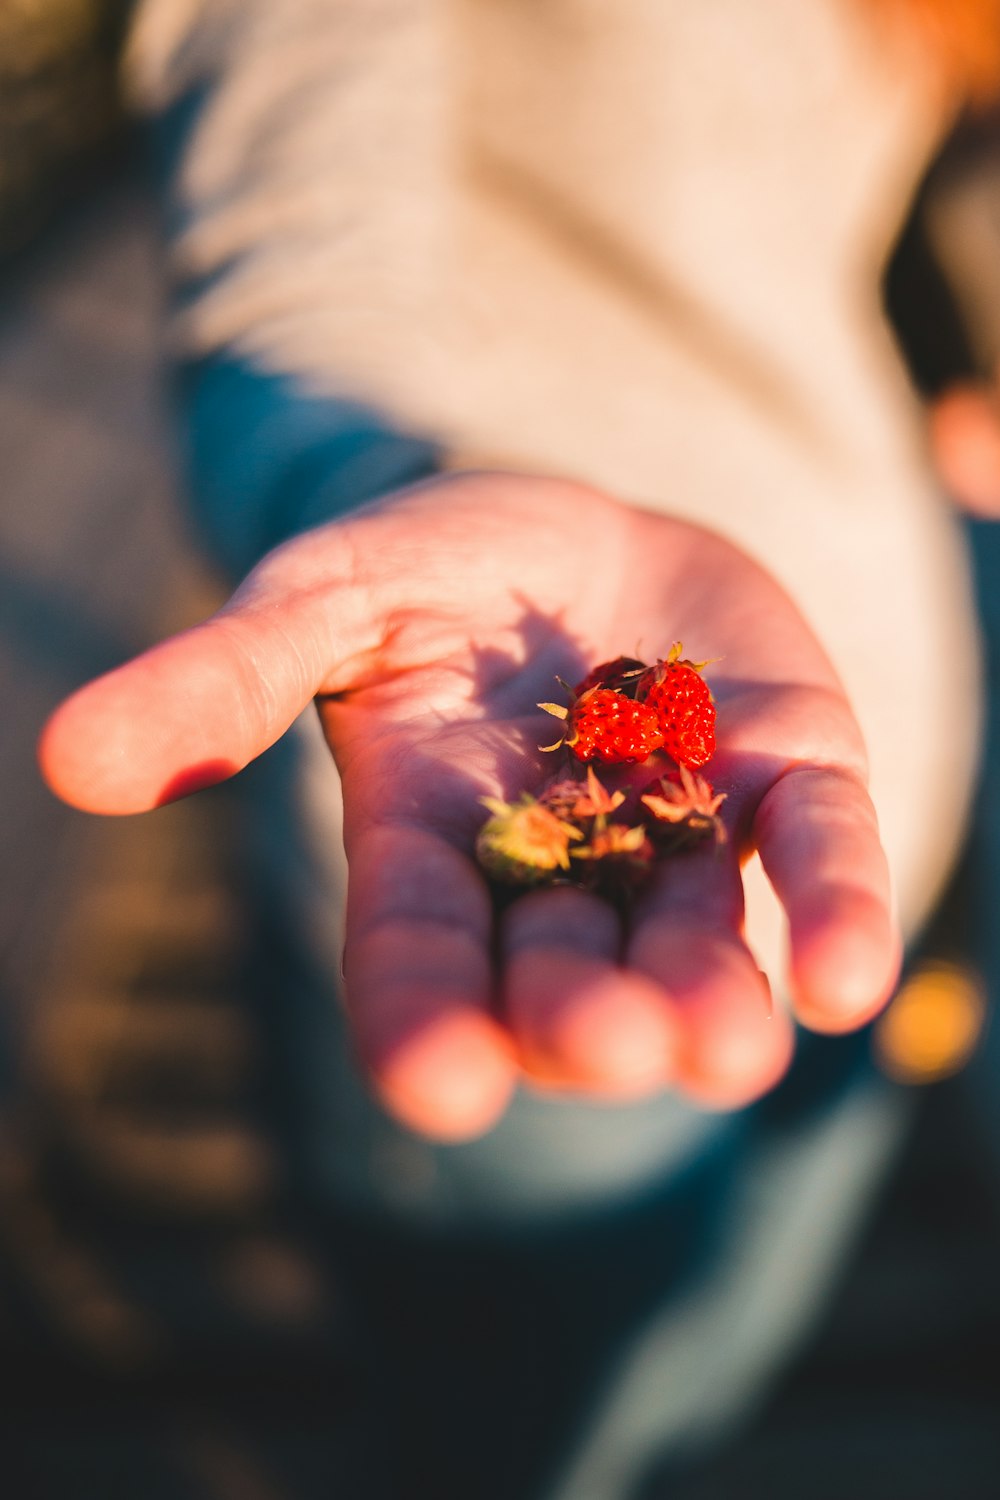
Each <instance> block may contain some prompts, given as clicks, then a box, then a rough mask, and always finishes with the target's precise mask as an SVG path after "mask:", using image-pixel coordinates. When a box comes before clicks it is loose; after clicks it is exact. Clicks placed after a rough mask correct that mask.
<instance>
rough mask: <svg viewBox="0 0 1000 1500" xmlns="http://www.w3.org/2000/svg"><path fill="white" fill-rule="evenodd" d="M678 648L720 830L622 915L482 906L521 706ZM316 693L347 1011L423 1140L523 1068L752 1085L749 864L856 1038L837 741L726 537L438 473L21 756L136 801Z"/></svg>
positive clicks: (735, 1099) (874, 976) (808, 646)
mask: <svg viewBox="0 0 1000 1500" xmlns="http://www.w3.org/2000/svg"><path fill="white" fill-rule="evenodd" d="M675 640H683V641H684V642H685V647H686V649H687V650H688V651H689V652H690V653H691V655H692V656H694V657H697V658H721V659H722V660H721V661H720V662H719V664H718V666H717V667H716V668H715V669H714V670H713V675H712V687H713V691H714V693H715V696H716V700H717V703H718V711H719V713H718V730H719V749H718V752H717V754H716V757H715V759H714V760H713V763H712V766H713V778H712V779H713V782H714V783H715V784H716V785H717V787H718V789H719V790H723V791H727V792H728V793H729V795H728V797H727V800H726V802H725V804H724V805H723V813H724V815H725V820H726V823H727V826H728V830H729V835H730V836H729V840H728V842H727V843H726V844H725V845H724V846H722V848H721V849H719V850H718V851H716V850H714V849H712V848H708V849H703V850H701V851H698V852H695V853H692V854H691V855H689V856H687V857H686V858H685V859H684V860H682V861H674V862H672V864H669V865H667V866H665V867H664V869H663V870H662V871H661V873H660V874H659V875H658V876H657V878H656V879H655V880H654V881H653V884H652V886H651V888H650V890H649V891H648V892H647V893H645V894H644V895H643V898H642V900H641V902H640V903H639V904H638V905H637V907H636V909H635V912H634V914H633V916H632V918H631V920H630V921H629V922H628V923H627V924H623V921H622V919H621V918H620V917H619V915H618V914H617V913H616V912H614V911H612V910H611V908H610V907H604V906H602V905H601V903H600V902H598V901H597V898H596V897H594V896H592V895H588V894H587V893H583V892H572V891H565V890H550V891H542V892H535V893H533V894H531V895H530V896H526V897H525V898H524V899H522V900H519V901H516V902H514V903H513V904H512V905H510V906H509V907H508V908H507V910H506V911H505V912H504V913H502V914H500V915H498V914H497V913H496V912H494V910H493V906H492V903H491V898H490V893H489V890H488V888H487V885H486V883H485V882H484V880H483V877H482V875H481V873H480V871H479V870H478V868H477V867H476V865H475V863H474V860H473V857H472V846H473V842H474V838H475V833H476V829H477V827H478V826H479V824H480V823H481V822H482V819H483V816H484V812H483V807H482V804H481V800H480V799H481V798H482V797H483V796H502V797H505V798H508V799H509V798H510V797H512V796H516V795H517V793H519V792H520V791H521V790H524V789H525V788H528V789H534V788H537V787H538V785H539V784H540V781H541V780H542V778H543V776H544V775H545V774H547V772H548V770H549V769H550V767H549V766H548V765H546V767H545V769H544V770H543V760H544V757H542V756H541V755H540V754H539V752H538V750H537V746H538V745H539V743H543V742H544V740H545V737H546V726H545V722H544V715H543V714H541V713H540V712H539V711H538V710H537V709H536V708H535V704H536V703H538V702H539V701H540V700H543V699H546V698H549V697H551V694H552V684H553V680H554V678H555V677H556V675H557V674H558V675H560V676H563V677H565V678H567V679H568V680H575V679H577V678H578V677H579V676H580V675H582V672H583V671H584V670H586V669H587V668H589V667H590V666H592V665H593V663H594V662H595V661H598V660H601V659H606V658H608V657H612V656H615V655H617V654H619V653H620V652H622V651H626V650H632V649H634V647H635V643H636V642H638V641H642V642H643V643H644V644H645V645H646V646H647V647H648V649H649V650H650V651H652V652H655V651H656V649H657V648H658V647H659V648H660V649H662V650H665V649H667V647H669V645H670V643H671V642H673V641H675ZM313 697H318V702H319V712H320V717H321V721H322V724H323V728H324V730H325V733H326V737H327V740H328V742H329V745H330V749H331V752H332V754H333V756H334V759H335V760H336V762H337V766H338V768H339V770H340V774H341V777H342V780H343V788H344V806H345V843H346V847H347V854H348V860H349V865H350V890H349V897H348V911H347V947H346V956H345V975H346V997H345V999H346V1005H347V1009H348V1014H349V1017H350V1020H351V1024H352V1027H353V1032H354V1037H355V1042H356V1046H357V1050H358V1053H359V1056H360V1057H361V1059H362V1060H363V1062H364V1063H365V1065H366V1066H367V1068H368V1070H369V1072H370V1074H371V1076H372V1080H373V1085H374V1087H375V1089H376V1090H377V1092H378V1093H379V1095H380V1097H381V1098H382V1099H383V1100H384V1101H385V1103H386V1105H387V1107H388V1108H389V1109H390V1110H391V1111H392V1112H393V1113H394V1114H395V1115H396V1116H397V1117H398V1118H399V1119H400V1120H402V1121H403V1122H405V1123H406V1124H408V1125H410V1126H411V1127H412V1128H413V1129H414V1130H417V1131H420V1132H422V1133H425V1134H426V1135H428V1136H433V1137H437V1138H440V1139H445V1140H456V1139H461V1138H465V1137H469V1136H474V1135H477V1134H480V1133H482V1132H483V1131H485V1130H487V1129H488V1128H489V1127H490V1125H491V1124H492V1123H493V1122H494V1121H495V1120H496V1119H497V1118H498V1117H499V1116H500V1114H501V1113H502V1112H503V1110H504V1108H505V1106H506V1102H507V1099H508V1098H509V1095H510V1092H511V1090H512V1089H513V1088H514V1086H515V1085H516V1083H517V1082H518V1080H519V1079H524V1080H526V1081H528V1082H529V1083H533V1084H534V1086H536V1087H545V1088H549V1089H552V1090H555V1091H558V1092H573V1093H576V1094H578V1095H580V1094H582V1095H585V1096H590V1097H593V1098H595V1099H607V1098H630V1097H634V1096H635V1095H636V1094H637V1093H640V1092H643V1091H649V1090H653V1089H660V1088H675V1089H677V1090H679V1091H680V1092H681V1093H683V1094H684V1095H685V1096H686V1097H688V1098H690V1099H692V1100H695V1101H696V1102H698V1103H701V1104H703V1105H706V1106H708V1107H713V1108H720V1107H721V1108H732V1107H736V1106H739V1105H741V1104H743V1103H746V1102H748V1101H749V1100H751V1099H753V1098H755V1097H757V1096H758V1095H759V1094H761V1093H762V1092H764V1091H765V1090H767V1089H768V1088H770V1087H771V1086H772V1085H773V1084H774V1083H775V1081H776V1080H777V1079H778V1078H779V1077H780V1076H781V1074H782V1073H783V1071H784V1069H785V1068H786V1066H787V1064H788V1060H789V1057H790V1055H791V1045H792V1041H791V1027H790V1025H789V1023H788V1020H787V1019H786V1017H785V1015H784V1012H783V1010H782V1008H781V1007H780V1006H775V1005H773V1004H772V1002H771V999H770V995H769V993H768V989H767V986H766V984H765V983H764V981H763V980H762V977H761V975H760V973H759V971H758V969H757V966H756V964H755V962H754V960H753V958H752V956H751V954H750V952H749V950H748V948H747V946H746V944H745V942H744V940H743V932H742V923H743V895H742V882H741V879H740V865H739V861H740V858H741V856H745V855H746V854H747V853H748V852H749V851H750V850H751V849H752V848H757V849H759V851H760V855H761V858H762V861H763V863H764V867H765V869H766V870H767V872H768V874H769V876H770V878H771V881H772V883H773V884H774V886H775V889H776V890H777V892H778V895H779V898H780V899H781V901H782V902H783V904H784V906H785V910H786V913H787V916H788V921H789V928H790V941H791V962H790V973H791V985H792V1001H793V1004H794V1005H795V1007H796V1009H797V1011H798V1013H799V1015H800V1017H801V1019H802V1020H804V1021H805V1022H806V1024H808V1025H810V1026H812V1027H815V1028H816V1029H818V1030H822V1031H842V1030H846V1029H849V1028H850V1027H853V1026H857V1025H859V1024H861V1023H862V1022H863V1021H865V1020H867V1019H868V1018H869V1017H870V1016H871V1015H872V1014H873V1013H874V1012H875V1011H877V1010H878V1008H879V1007H880V1006H881V1005H882V1004H883V1003H884V1002H885V1000H886V999H887V997H888V995H889V993H890V992H891V989H892V986H893V984H894V981H895V978H896V973H897V969H898V962H899V940H898V936H897V933H896V930H895V927H894V925H893V920H892V917H891V914H890V907H889V896H888V885H889V882H888V873H887V867H886V861H885V857H884V855H883V852H882V849H881V847H880V844H879V841H878V835H877V830H876V825H875V817H874V812H873V810H872V806H871V803H870V801H869V798H868V795H867V792H866V790H865V766H864V754H863V750H862V745H861V738H860V733H859V730H858V727H857V724H856V722H855V720H854V717H853V715H852V713H851V711H850V709H849V707H848V705H847V703H846V701H845V700H844V698H843V694H842V691H841V689H840V687H839V684H838V682H837V679H836V677H835V675H834V673H833V671H832V669H831V667H830V665H829V663H828V662H827V660H826V658H825V656H824V654H823V652H822V650H821V649H820V647H819V646H818V644H817V643H816V641H815V639H814V638H813V636H812V635H811V634H810V633H809V631H808V629H807V627H806V626H805V624H804V623H803V621H802V619H801V616H800V615H799V614H798V611H797V610H796V609H795V607H794V606H793V605H792V603H791V602H790V600H789V599H788V598H787V596H786V595H785V594H784V592H783V591H782V590H781V589H780V588H779V587H778V586H777V585H776V584H775V583H774V582H773V581H772V580H771V579H770V578H769V577H768V576H767V575H766V574H765V573H763V572H762V571H761V570H760V569H759V568H758V567H757V566H756V565H755V564H754V563H752V562H750V561H749V559H747V558H746V557H745V556H744V555H743V554H742V553H740V552H739V551H737V550H736V549H735V548H733V547H732V546H730V545H729V544H728V543H726V542H724V541H722V540H721V539H720V538H718V537H717V536H714V535H712V534H710V533H708V532H705V531H702V530H701V529H700V528H698V527H695V526H691V525H688V524H686V523H682V522H679V521H675V520H671V519H669V518H666V517H663V516H659V515H652V514H649V513H646V512H641V511H637V510H634V509H632V508H630V507H628V506H625V505H622V504H619V503H618V502H616V501H614V500H611V499H608V498H607V497H605V496H602V495H600V494H597V493H595V492H593V491H591V490H589V489H586V488H583V487H580V486H577V485H572V484H568V483H560V482H556V481H551V480H535V479H531V478H526V477H523V476H512V475H504V474H481V475H456V476H450V477H448V478H444V479H440V480H435V481H433V482H431V483H428V484H426V485H422V486H419V487H417V488H416V489H413V490H409V491H405V492H403V493H401V494H399V495H396V496H391V497H389V498H388V499H387V500H385V501H384V502H382V503H380V504H379V505H376V506H371V507H368V508H366V509H365V510H363V511H360V512H358V513H356V514H355V515H354V516H353V517H351V518H350V519H349V520H346V521H342V522H336V523H331V524H330V525H328V526H325V527H321V528H318V529H317V530H315V531H313V532H311V533H309V534H307V535H306V536H303V537H299V538H297V539H295V540H293V541H292V542H289V543H287V544H286V545H285V546H283V547H282V548H279V549H278V550H277V551H276V552H274V553H272V554H270V556H269V557H267V558H265V560H264V562H263V563H262V564H261V565H260V566H259V567H258V568H257V569H256V570H255V572H254V573H253V574H251V576H250V578H249V579H248V580H247V582H246V583H245V584H244V585H243V587H242V588H241V589H240V590H239V591H238V592H237V594H236V595H235V596H234V598H233V599H232V600H231V601H230V603H229V604H228V605H227V606H226V608H225V609H224V610H223V611H221V612H220V614H218V615H216V616H215V617H213V619H211V620H209V621H207V622H206V623H205V624H203V625H201V626H198V627H197V628H196V629H194V630H191V631H188V632H187V633H186V634H184V635H182V636H179V637H176V638H175V639H173V640H171V641H168V642H166V643H164V644H163V645H161V646H158V647H156V648H154V649H153V650H152V651H150V652H148V653H146V654H145V655H144V656H141V657H139V658H138V659H137V660H136V661H133V662H131V663H129V664H128V665H126V666H124V667H121V668H119V669H118V670H117V671H116V672H113V673H110V674H109V675H108V676H106V677H104V678H102V679H100V680H99V681H97V682H95V683H92V684H90V685H88V686H87V687H84V688H82V689H81V690H80V691H79V692H78V693H77V694H76V695H74V697H73V698H71V699H69V700H68V702H67V703H66V704H64V705H63V706H62V708H61V709H59V710H58V711H57V712H56V714H55V715H54V716H53V718H52V720H51V721H50V723H49V725H48V727H47V729H46V731H45V734H44V736H43V739H42V743H41V748H40V758H41V763H42V767H43V769H44V772H45V775H46V777H47V778H48V780H49V783H50V785H51V786H52V787H53V789H54V790H55V791H56V792H57V793H59V795H60V796H62V797H64V798H65V799H66V800H67V801H69V802H71V803H73V804H74V805H76V806H79V807H83V808H86V809H88V810H91V811H96V812H102V813H127V812H137V811H141V810H143V809H148V808H153V807H156V806H158V805H159V804H160V803H161V802H162V801H163V800H164V797H165V796H167V795H170V794H171V793H173V792H175V791H176V790H177V789H178V788H181V789H182V790H186V789H188V787H189V785H191V784H196V783H197V782H198V781H199V780H200V779H203V778H208V779H211V777H212V776H214V775H215V774H216V772H218V773H219V774H225V772H226V771H227V770H234V769H237V768H239V767H241V766H243V765H245V764H246V763H247V762H248V761H249V760H251V759H252V758H253V757H254V756H255V755H258V754H260V753H261V751H263V750H264V749H265V748H266V747H267V746H268V745H270V744H271V743H273V741H274V740H275V739H276V738H277V737H278V736H279V735H281V734H282V733H283V732H284V730H285V729H286V728H287V727H288V726H289V725H290V724H291V722H292V721H293V720H294V718H295V717H296V716H297V715H298V714H299V713H300V712H301V711H302V709H303V708H305V707H306V705H307V704H308V703H309V701H310V700H311V699H312V698H313ZM548 737H549V738H551V734H549V735H548Z"/></svg>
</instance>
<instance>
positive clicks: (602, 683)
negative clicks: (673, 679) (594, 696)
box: [573, 656, 647, 698]
mask: <svg viewBox="0 0 1000 1500" xmlns="http://www.w3.org/2000/svg"><path fill="white" fill-rule="evenodd" d="M646 666H647V663H646V662H644V661H638V660H637V659H636V658H635V657H634V656H616V657H615V659H614V661H602V662H601V664H600V666H598V667H594V669H593V671H591V672H588V673H587V675H586V677H585V678H584V679H583V681H582V682H578V683H577V685H576V687H575V688H574V689H573V692H574V693H575V694H576V696H577V697H578V698H579V697H581V696H582V694H584V693H586V692H587V691H588V690H589V689H590V688H592V687H609V688H614V690H615V692H617V693H620V692H623V691H624V692H627V693H628V694H629V696H630V697H634V695H635V694H634V689H635V684H636V681H637V679H638V678H639V677H640V676H641V674H642V673H643V672H644V671H645V669H646Z"/></svg>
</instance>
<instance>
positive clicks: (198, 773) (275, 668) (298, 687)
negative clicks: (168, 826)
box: [39, 528, 371, 813]
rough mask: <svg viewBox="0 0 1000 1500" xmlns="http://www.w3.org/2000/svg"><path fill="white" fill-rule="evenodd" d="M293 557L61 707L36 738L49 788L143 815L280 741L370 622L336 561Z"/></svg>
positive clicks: (74, 800) (275, 560)
mask: <svg viewBox="0 0 1000 1500" xmlns="http://www.w3.org/2000/svg"><path fill="white" fill-rule="evenodd" d="M332 529H333V528H328V534H329V531H330V530H332ZM315 538H316V534H315V533H314V534H313V539H314V541H315ZM298 555H301V554H298ZM296 559H297V552H296V545H295V544H294V543H293V544H289V545H288V546H286V547H285V548H283V549H281V553H279V554H272V556H271V557H270V558H268V559H265V562H264V563H263V564H261V566H260V568H258V569H257V570H255V572H254V573H252V574H250V576H249V578H248V579H247V580H246V582H245V583H244V584H243V585H242V586H241V588H240V589H239V590H238V591H237V593H236V594H234V596H233V597H232V599H231V600H230V601H229V603H228V604H226V605H225V606H224V607H223V608H222V609H221V610H220V611H219V612H218V613H217V614H215V615H213V616H212V617H211V618H210V619H208V620H206V621H205V622H204V623H203V624H200V625H197V626H195V627H194V628H193V629H191V630H187V631H185V632H183V634H181V635H177V636H174V637H172V638H171V639H169V640H167V641H164V642H163V643H162V644H160V645H158V646H154V647H153V648H152V649H151V650H149V651H146V652H144V653H143V654H142V655H141V656H138V657H136V658H135V659H134V660H132V661H130V662H127V663H126V664H125V665H124V666H122V667H118V668H117V669H116V670H114V671H112V672H109V673H107V674H106V675H105V676H103V677H99V678H97V679H96V680H95V681H93V682H90V683H88V684H87V685H86V686H85V687H82V688H80V689H79V690H78V691H77V692H76V693H74V694H73V695H72V697H70V698H68V699H67V700H66V701H65V702H64V703H62V704H61V705H60V707H59V708H57V709H56V711H55V713H54V714H53V715H52V717H51V718H50V720H49V721H48V723H47V725H46V726H45V729H44V730H43V733H42V736H41V740H40V743H39V761H40V764H41V769H42V774H43V775H44V777H45V779H46V781H47V782H48V784H49V786H50V787H51V788H52V790H53V791H54V792H55V793H56V794H57V796H59V797H61V798H63V800H64V801H66V802H69V803H70V804H71V805H72V806H74V807H79V808H82V809H83V810H84V811H86V812H95V813H135V812H146V811H148V810H149V809H150V808H153V807H158V806H160V805H161V804H162V803H164V802H170V801H172V800H174V799H175V798H176V797H181V796H184V795H186V794H187V793H188V792H193V791H196V790H198V789H199V788H200V787H203V786H208V785H211V784H212V783H213V782H216V781H221V780H223V779H224V778H225V777H227V776H231V775H233V774H234V772H236V771H239V770H241V769H242V768H243V766H245V765H246V764H247V763H248V762H249V761H251V760H253V759H254V757H255V756H257V755H260V754H261V752H262V751H264V750H266V749H267V748H268V746H270V745H272V744H273V743H274V741H275V740H277V739H279V738H280V736H281V735H282V734H283V733H284V732H285V730H286V729H287V728H288V727H289V725H290V724H291V723H292V722H293V720H294V719H295V718H296V717H297V716H298V715H299V714H300V713H301V712H302V710H303V709H304V708H305V707H306V705H307V704H308V703H309V701H310V699H311V698H312V697H313V696H314V695H315V694H316V693H317V692H318V691H320V690H321V689H322V688H323V687H324V684H325V683H326V681H327V679H328V678H329V676H330V672H331V668H332V667H333V666H334V665H335V664H336V663H337V662H342V661H345V660H346V659H348V658H350V657H352V656H354V655H355V654H356V653H358V652H359V651H361V650H363V649H364V647H365V646H366V645H367V642H366V641H365V640H364V639H363V636H364V635H366V634H367V633H369V632H370V629H371V627H370V626H369V631H368V632H366V631H365V629H364V624H363V622H362V620H361V618H360V617H359V616H358V611H357V609H356V608H355V607H354V606H355V605H356V602H357V600H356V596H355V592H354V590H352V589H351V588H350V586H344V587H341V586H340V585H339V584H338V582H337V572H338V570H337V568H336V567H335V566H331V567H330V568H329V569H328V570H327V571H325V573H324V574H323V576H322V581H320V579H319V578H318V576H317V572H318V570H317V569H316V557H315V551H314V552H313V554H312V555H311V556H310V559H309V568H308V576H307V577H302V576H299V577H296V572H297V569H296ZM331 561H333V560H332V559H331ZM340 571H342V570H340ZM352 615H353V616H354V618H353V619H352ZM340 685H341V684H338V686H340Z"/></svg>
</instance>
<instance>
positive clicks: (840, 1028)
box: [753, 766, 902, 1032]
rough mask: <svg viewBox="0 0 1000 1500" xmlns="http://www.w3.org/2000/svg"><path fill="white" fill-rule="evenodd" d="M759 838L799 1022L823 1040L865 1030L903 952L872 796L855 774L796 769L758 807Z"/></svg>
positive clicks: (883, 998)
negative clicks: (779, 912) (784, 929)
mask: <svg viewBox="0 0 1000 1500" xmlns="http://www.w3.org/2000/svg"><path fill="white" fill-rule="evenodd" d="M753 839H754V842H755V844H756V846H757V849H758V850H759V853H760V857H761V861H762V863H763V865H764V869H765V870H766V872H767V875H768V878H769V879H770V881H771V884H772V885H773V886H774V888H775V891H776V892H777V895H778V899H779V900H780V901H781V904H782V906H783V907H784V909H785V913H786V915H787V917H788V926H789V941H790V948H791V960H790V969H791V972H790V980H791V990H792V1001H793V1004H794V1007H795V1011H796V1014H797V1015H798V1017H799V1019H800V1021H802V1023H803V1024H804V1025H806V1026H808V1027H810V1028H811V1029H812V1030H814V1031H824V1032H844V1031H852V1030H854V1029H855V1028H856V1027H858V1026H862V1025H864V1023H865V1022H866V1021H869V1020H870V1019H871V1018H872V1016H874V1015H876V1014H877V1013H878V1011H880V1010H881V1009H882V1007H883V1005H885V1003H886V1002H887V1001H888V999H889V997H890V996H891V994H892V991H893V988H894V987H895V984H896V981H897V979H898V976H899V966H900V960H901V952H902V948H901V942H900V937H899V932H898V928H897V926H896V922H895V918H894V915H893V909H892V900H891V891H890V880H889V867H888V862H887V860H886V857H885V853H884V851H883V849H882V845H881V843H880V840H879V834H878V824H877V820H876V816H875V809H874V807H873V806H872V802H871V799H870V797H869V796H868V793H867V791H866V790H865V788H864V786H863V785H862V783H861V781H860V780H859V779H858V778H857V777H856V776H854V775H853V774H851V773H850V772H847V771H843V770H839V769H833V768H829V767H824V766H800V767H796V768H795V769H794V770H792V771H789V772H788V773H786V775H784V776H783V777H782V778H781V779H780V780H779V781H777V782H776V783H775V784H774V786H772V787H771V789H770V791H769V792H768V793H767V795H766V796H765V797H764V799H763V801H762V802H761V804H760V806H759V808H758V810H757V813H756V816H755V820H754V827H753Z"/></svg>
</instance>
